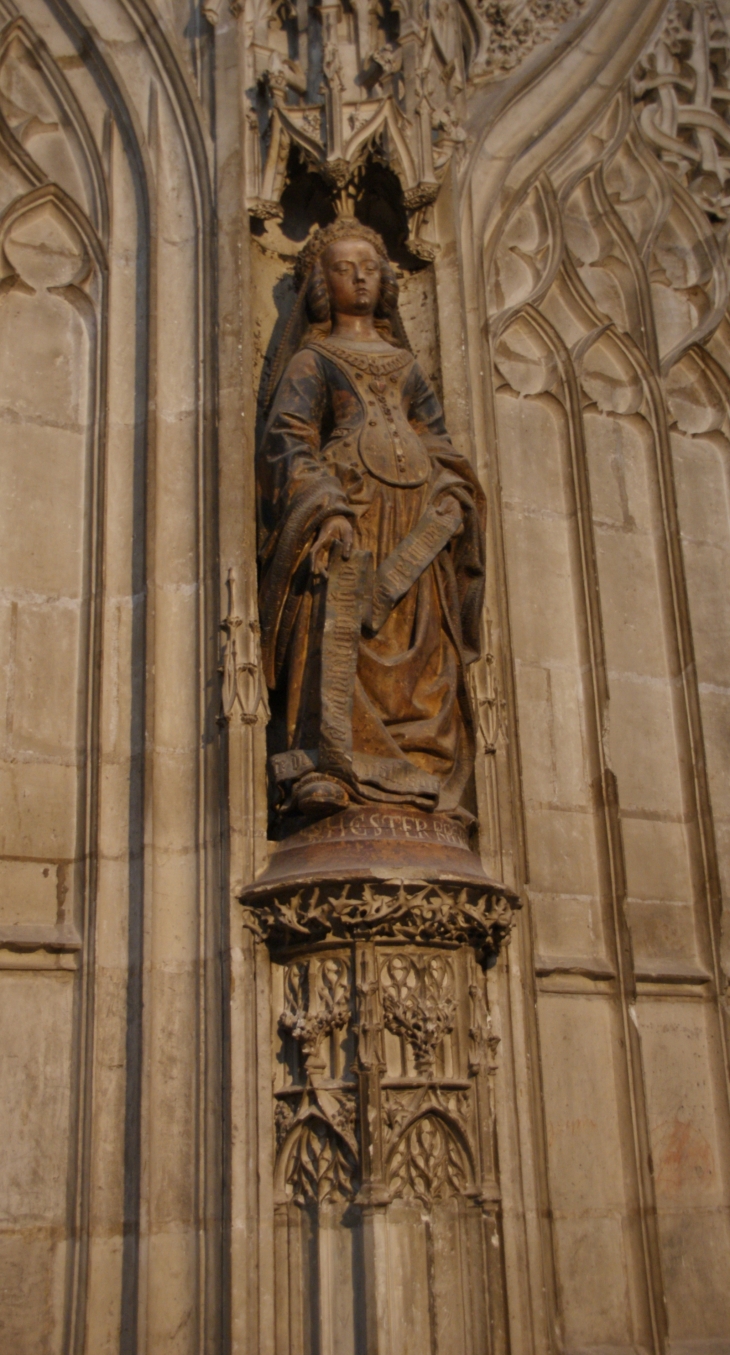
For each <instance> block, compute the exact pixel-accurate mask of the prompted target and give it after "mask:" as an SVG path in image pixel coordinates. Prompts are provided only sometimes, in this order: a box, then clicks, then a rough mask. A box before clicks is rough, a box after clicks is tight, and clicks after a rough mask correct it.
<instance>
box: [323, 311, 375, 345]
mask: <svg viewBox="0 0 730 1355" xmlns="http://www.w3.org/2000/svg"><path fill="white" fill-rule="evenodd" d="M331 337H332V338H333V339H342V340H343V342H345V343H347V340H348V339H349V340H351V341H353V340H354V341H355V342H356V343H374V342H375V341H376V340H377V339H379V338H380V335H379V334H378V331H377V329H376V328H375V324H374V321H373V317H372V315H335V317H334V320H333V322H332V329H331Z"/></svg>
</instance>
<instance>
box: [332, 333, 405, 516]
mask: <svg viewBox="0 0 730 1355" xmlns="http://www.w3.org/2000/svg"><path fill="white" fill-rule="evenodd" d="M311 347H312V348H315V349H316V350H317V351H318V352H320V353H321V354H323V356H325V357H327V358H329V360H330V361H332V362H334V363H335V365H336V366H337V367H339V369H340V371H342V372H343V373H344V374H345V375H346V377H347V378H348V381H349V383H350V385H351V386H352V389H353V391H354V392H355V393H356V395H357V397H358V400H359V403H360V406H361V409H362V415H363V417H362V422H361V426H360V428H359V429H341V430H339V429H335V431H334V433H333V439H336V440H338V441H339V439H340V438H341V439H342V445H343V448H344V449H345V450H347V449H348V447H349V443H350V440H352V441H355V440H357V449H358V452H359V456H360V460H361V461H362V463H363V465H364V467H365V469H366V470H367V471H369V472H370V474H371V475H373V476H375V478H376V479H377V480H381V481H383V482H384V483H385V484H388V485H397V486H398V487H400V488H404V489H405V488H410V487H415V486H417V485H422V484H424V483H425V481H426V480H428V478H429V475H430V473H431V461H430V458H429V455H428V452H427V451H426V448H425V446H424V444H423V442H422V441H421V439H420V437H419V436H418V434H417V432H416V431H415V429H414V428H413V427H412V426H411V424H410V423H409V421H408V418H407V417H406V413H405V409H404V398H403V388H404V386H405V383H406V380H407V378H408V376H409V374H410V371H411V368H412V366H413V357H412V356H411V354H410V353H408V352H406V351H405V350H404V349H402V348H398V349H394V350H392V351H391V352H390V353H385V354H379V353H358V352H355V351H353V350H352V349H350V348H347V347H346V346H345V345H344V344H340V343H337V342H336V341H334V340H332V339H323V340H318V341H315V342H313V343H311Z"/></svg>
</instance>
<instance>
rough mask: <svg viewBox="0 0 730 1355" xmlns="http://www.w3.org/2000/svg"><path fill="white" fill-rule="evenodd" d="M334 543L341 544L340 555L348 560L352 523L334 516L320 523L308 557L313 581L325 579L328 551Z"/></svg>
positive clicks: (347, 519) (339, 516) (344, 518)
mask: <svg viewBox="0 0 730 1355" xmlns="http://www.w3.org/2000/svg"><path fill="white" fill-rule="evenodd" d="M335 541H339V542H340V543H341V545H342V554H343V555H344V557H345V559H346V560H349V558H350V551H351V550H352V541H353V531H352V523H351V522H350V519H349V518H346V517H342V516H341V515H335V516H334V517H331V518H325V520H324V522H323V523H322V526H321V527H320V529H319V534H318V536H317V540H316V541H315V543H314V545H313V546H312V550H311V553H310V556H309V560H310V563H311V566H312V573H313V575H314V577H315V579H319V578H323V579H326V578H327V566H328V564H329V558H330V549H331V547H332V545H333V543H334V542H335Z"/></svg>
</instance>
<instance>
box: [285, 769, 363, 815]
mask: <svg viewBox="0 0 730 1355" xmlns="http://www.w3.org/2000/svg"><path fill="white" fill-rule="evenodd" d="M349 803H350V797H349V795H348V794H347V791H346V790H345V787H344V786H343V784H342V782H341V781H335V780H334V779H333V778H332V777H329V776H317V775H314V776H312V777H311V778H310V777H306V778H304V780H302V781H300V783H299V785H298V786H297V788H296V790H295V791H294V808H295V809H296V810H297V811H298V812H299V813H300V814H308V815H310V816H312V817H313V816H315V815H317V814H334V813H336V811H337V810H338V809H347V806H348V805H349Z"/></svg>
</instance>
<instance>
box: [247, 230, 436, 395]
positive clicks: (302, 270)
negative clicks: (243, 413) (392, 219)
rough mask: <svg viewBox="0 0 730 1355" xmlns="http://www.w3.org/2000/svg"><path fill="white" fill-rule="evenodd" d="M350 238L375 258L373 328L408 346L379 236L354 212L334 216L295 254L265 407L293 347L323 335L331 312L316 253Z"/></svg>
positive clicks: (395, 284) (394, 280)
mask: <svg viewBox="0 0 730 1355" xmlns="http://www.w3.org/2000/svg"><path fill="white" fill-rule="evenodd" d="M352 239H355V240H367V242H368V244H370V245H372V246H373V249H374V250H375V252H376V254H377V255H378V257H379V259H380V299H379V301H378V306H377V310H376V312H375V317H374V319H375V328H376V329H377V331H378V333H379V334H380V335H381V337H382V338H383V339H385V340H386V341H387V342H388V343H392V344H393V346H394V347H396V348H408V349H410V344H409V342H408V339H407V337H406V332H405V330H404V328H403V322H402V320H401V318H400V314H399V312H398V279H397V278H396V275H395V272H394V270H393V267H392V265H391V262H390V260H389V258H388V252H387V250H386V248H385V245H384V243H383V239H382V237H381V236H380V235H378V233H377V231H374V230H371V229H370V227H369V226H363V224H362V222H360V221H357V220H356V219H355V218H354V217H338V218H337V220H336V221H333V222H332V225H331V226H325V227H324V228H323V229H322V230H318V231H316V232H315V234H314V235H313V236H312V238H311V240H308V241H307V244H306V245H305V246H304V249H303V250H302V251H301V253H300V254H299V256H298V258H297V262H296V267H295V271H294V277H295V281H296V283H297V288H298V291H297V299H296V302H295V304H294V309H293V311H292V313H291V316H290V317H289V321H288V324H287V326H286V329H285V331H284V335H283V337H282V340H281V343H280V344H279V348H278V350H277V353H276V357H275V359H274V362H273V364H272V367H271V374H270V377H269V381H268V384H267V388H266V401H265V404H266V408H267V409H268V408H269V406H270V405H271V402H272V400H273V398H274V395H275V393H276V388H277V386H278V384H279V381H280V380H281V377H282V375H283V372H284V369H285V368H286V366H287V364H288V363H289V362H290V360H291V358H292V357H293V356H294V354H295V353H296V352H297V351H298V349H299V348H301V347H302V346H303V345H304V344H305V343H306V342H307V341H308V340H309V339H312V338H324V337H325V336H326V335H327V334H329V331H330V328H331V324H332V317H331V315H330V301H329V295H328V293H327V284H326V282H325V277H324V269H323V267H322V256H323V254H324V252H325V250H326V249H327V247H328V245H331V244H334V243H335V241H337V240H352ZM307 321H308V322H309V323H307Z"/></svg>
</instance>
